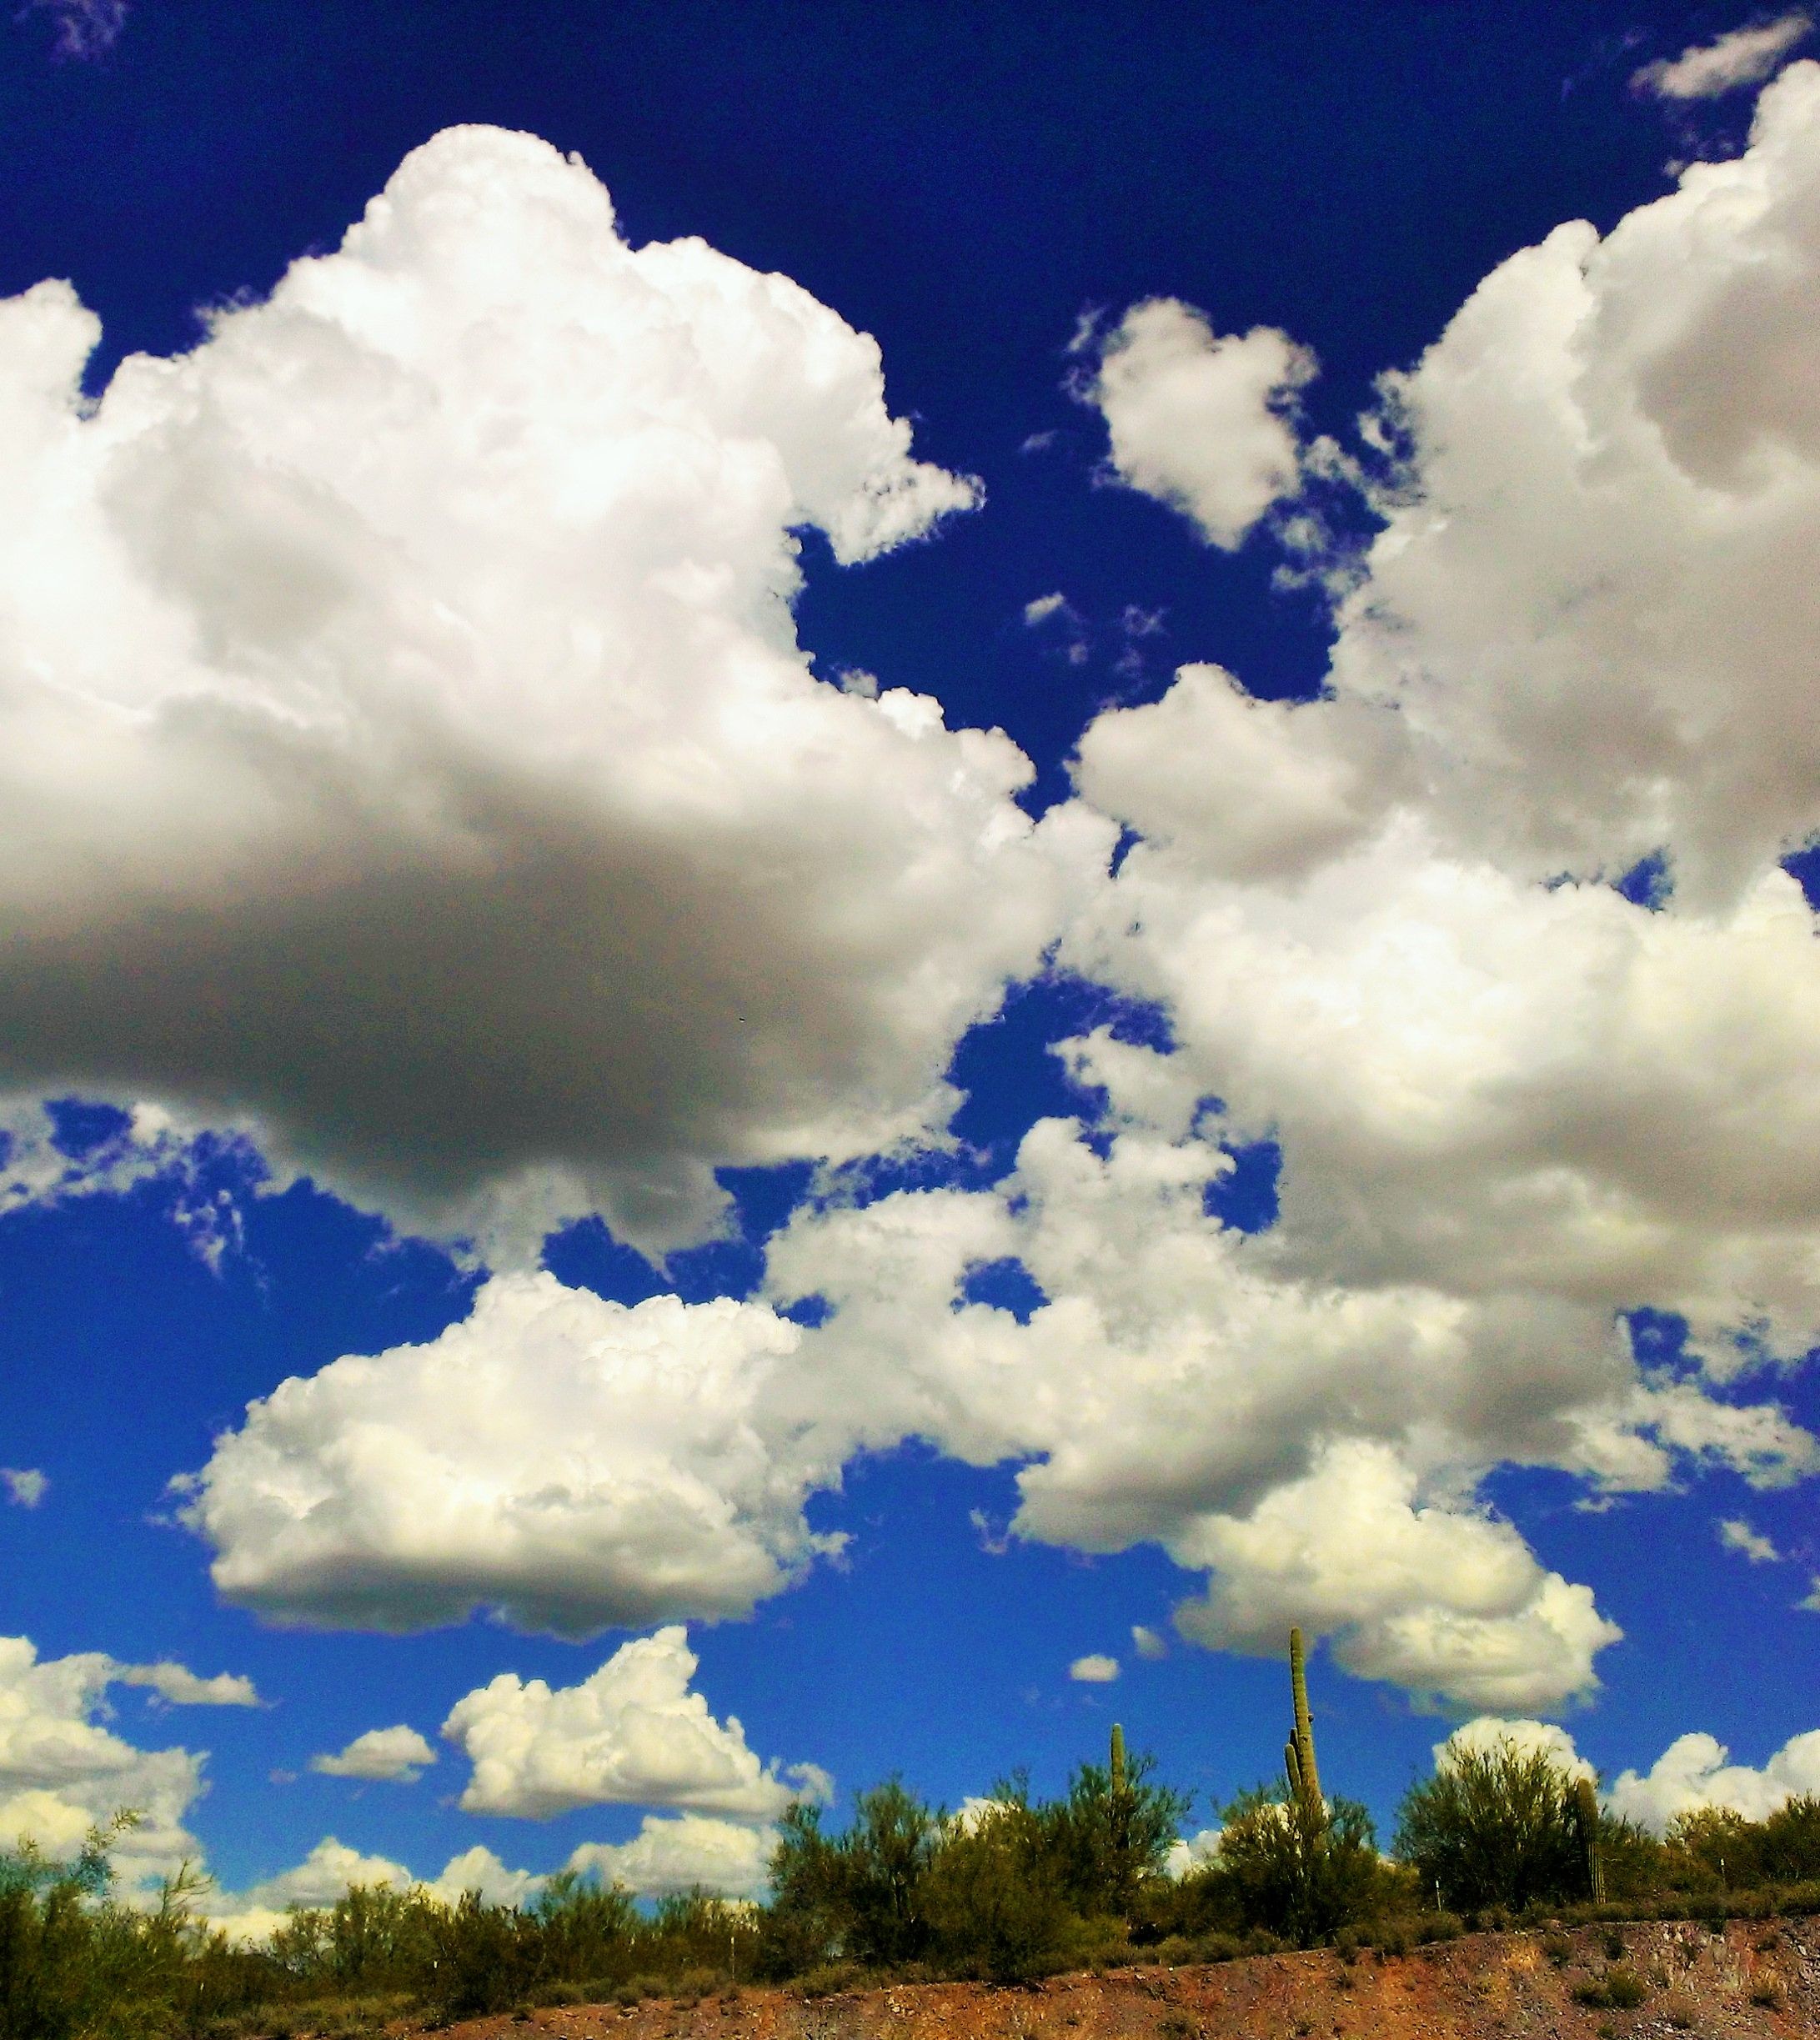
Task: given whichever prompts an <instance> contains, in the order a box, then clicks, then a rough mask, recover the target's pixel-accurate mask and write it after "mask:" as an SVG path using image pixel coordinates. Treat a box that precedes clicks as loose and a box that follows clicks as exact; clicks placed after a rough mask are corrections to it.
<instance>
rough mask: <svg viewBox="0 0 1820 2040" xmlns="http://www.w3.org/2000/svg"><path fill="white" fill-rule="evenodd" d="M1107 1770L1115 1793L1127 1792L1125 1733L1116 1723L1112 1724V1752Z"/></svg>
mask: <svg viewBox="0 0 1820 2040" xmlns="http://www.w3.org/2000/svg"><path fill="white" fill-rule="evenodd" d="M1106 1769H1107V1771H1108V1772H1110V1773H1111V1779H1112V1790H1113V1792H1115V1793H1119V1792H1123V1791H1124V1790H1125V1731H1124V1730H1123V1729H1122V1728H1121V1727H1120V1726H1119V1724H1118V1723H1117V1722H1114V1723H1113V1724H1112V1751H1111V1756H1110V1757H1109V1758H1108V1759H1107V1762H1106Z"/></svg>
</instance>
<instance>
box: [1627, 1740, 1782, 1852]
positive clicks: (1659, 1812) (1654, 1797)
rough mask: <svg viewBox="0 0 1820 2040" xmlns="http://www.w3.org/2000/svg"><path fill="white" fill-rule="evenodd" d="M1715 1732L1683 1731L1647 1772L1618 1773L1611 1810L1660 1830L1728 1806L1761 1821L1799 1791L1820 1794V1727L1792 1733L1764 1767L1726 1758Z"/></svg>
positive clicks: (1746, 1816)
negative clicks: (1679, 1818) (1701, 1812)
mask: <svg viewBox="0 0 1820 2040" xmlns="http://www.w3.org/2000/svg"><path fill="white" fill-rule="evenodd" d="M1730 1755H1731V1752H1730V1751H1729V1750H1727V1748H1726V1747H1725V1745H1724V1744H1723V1743H1722V1742H1720V1741H1719V1740H1718V1739H1717V1737H1714V1736H1709V1735H1706V1734H1703V1733H1695V1734H1692V1735H1686V1736H1679V1737H1677V1738H1676V1739H1675V1741H1674V1742H1671V1743H1670V1744H1669V1746H1668V1747H1667V1749H1666V1750H1664V1751H1663V1752H1662V1755H1661V1756H1660V1757H1657V1759H1656V1761H1655V1762H1654V1763H1653V1764H1652V1766H1651V1767H1650V1768H1649V1769H1648V1770H1647V1772H1635V1771H1626V1772H1622V1773H1620V1775H1619V1777H1618V1778H1617V1782H1616V1783H1615V1784H1614V1785H1613V1786H1612V1791H1611V1802H1612V1811H1613V1812H1616V1813H1622V1814H1627V1815H1628V1816H1629V1817H1631V1818H1632V1820H1635V1821H1640V1822H1642V1824H1643V1826H1644V1827H1651V1828H1653V1829H1654V1830H1655V1831H1656V1832H1657V1833H1658V1834H1660V1833H1662V1832H1664V1831H1665V1830H1666V1829H1667V1827H1668V1826H1669V1825H1670V1823H1671V1822H1672V1821H1673V1820H1674V1818H1675V1817H1676V1816H1677V1814H1681V1813H1691V1812H1697V1811H1698V1810H1699V1809H1700V1808H1701V1807H1724V1808H1727V1809H1728V1810H1729V1811H1731V1812H1734V1813H1742V1815H1743V1816H1744V1817H1745V1818H1746V1819H1747V1820H1752V1821H1760V1820H1762V1818H1763V1817H1765V1816H1766V1815H1767V1814H1771V1813H1773V1812H1775V1811H1776V1809H1777V1807H1779V1806H1781V1805H1782V1803H1783V1802H1784V1801H1786V1800H1787V1799H1790V1798H1792V1797H1794V1796H1795V1795H1796V1794H1797V1793H1810V1794H1817V1795H1820V1729H1810V1730H1809V1731H1808V1732H1807V1734H1805V1735H1800V1736H1791V1737H1789V1738H1788V1740H1787V1742H1785V1743H1784V1744H1783V1745H1782V1747H1781V1748H1780V1749H1779V1750H1777V1752H1775V1753H1774V1755H1773V1756H1772V1757H1770V1759H1769V1761H1768V1762H1767V1763H1766V1764H1765V1765H1764V1766H1763V1767H1762V1769H1761V1770H1754V1769H1752V1767H1751V1766H1750V1765H1748V1764H1734V1763H1730V1762H1727V1758H1728V1757H1730Z"/></svg>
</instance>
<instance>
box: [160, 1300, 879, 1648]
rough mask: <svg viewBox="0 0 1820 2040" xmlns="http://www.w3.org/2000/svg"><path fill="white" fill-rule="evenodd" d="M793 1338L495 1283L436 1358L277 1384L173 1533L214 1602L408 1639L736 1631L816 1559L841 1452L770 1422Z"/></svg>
mask: <svg viewBox="0 0 1820 2040" xmlns="http://www.w3.org/2000/svg"><path fill="white" fill-rule="evenodd" d="M802 1337H803V1334H802V1332H801V1331H800V1328H799V1327H798V1326H795V1325H793V1324H791V1323H790V1322H788V1321H786V1320H785V1319H783V1318H781V1317H779V1316H775V1315H774V1313H773V1312H772V1311H770V1309H769V1308H767V1307H765V1306H763V1305H757V1304H740V1303H734V1302H731V1301H715V1302H710V1303H704V1304H694V1305H689V1304H684V1303H682V1302H679V1301H677V1300H676V1299H675V1298H674V1297H669V1296H659V1297H653V1298H651V1299H650V1300H649V1301H647V1302H644V1303H641V1304H639V1305H637V1306H634V1307H632V1308H627V1307H626V1306H622V1305H619V1304H614V1303H606V1302H603V1301H601V1300H600V1299H599V1298H598V1297H596V1296H594V1295H592V1294H591V1293H589V1292H588V1291H581V1290H573V1289H566V1288H564V1286H562V1285H561V1284H560V1283H559V1282H557V1281H555V1280H554V1278H553V1277H552V1276H548V1275H544V1274H538V1275H518V1276H495V1277H494V1279H493V1281H490V1282H489V1284H487V1286H485V1287H484V1288H483V1289H482V1290H481V1291H480V1293H479V1296H478V1297H477V1299H476V1301H475V1305H474V1312H473V1315H472V1316H470V1317H469V1318H468V1319H466V1320H465V1321H463V1322H462V1323H460V1324H459V1325H456V1326H452V1327H451V1328H450V1329H449V1331H446V1332H444V1334H443V1335H442V1336H441V1337H440V1338H439V1339H436V1340H434V1341H431V1342H430V1343H429V1344H428V1345H424V1346H401V1347H399V1348H396V1349H394V1351H391V1352H389V1353H382V1354H380V1355H379V1356H377V1357H375V1358H371V1359H369V1358H363V1357H349V1358H347V1359H343V1360H338V1361H335V1362H333V1364H332V1365H331V1366H328V1367H325V1368H324V1369H323V1370H322V1371H321V1372H320V1373H318V1374H316V1375H313V1376H310V1377H308V1379H297V1380H293V1381H286V1382H284V1383H283V1384H282V1385H281V1386H279V1387H278V1388H277V1389H275V1390H274V1391H273V1393H272V1394H271V1395H270V1396H266V1397H264V1398H263V1400H262V1401H258V1402H255V1403H254V1404H253V1405H252V1406H251V1407H250V1409H249V1410H248V1413H247V1417H246V1421H245V1422H244V1424H243V1426H242V1427H241V1429H240V1430H238V1431H233V1432H230V1433H228V1434H227V1435H225V1436H223V1438H222V1439H221V1440H220V1441H218V1443H217V1445H216V1447H215V1451H214V1456H213V1458H212V1459H211V1460H210V1461H209V1462H208V1466H206V1468H204V1469H203V1472H202V1473H201V1475H200V1476H198V1477H197V1479H196V1481H194V1483H193V1489H192V1492H191V1496H190V1499H189V1501H188V1504H187V1506H186V1514H187V1516H188V1521H190V1522H191V1523H192V1524H193V1526H195V1527H196V1528H197V1529H198V1530H199V1531H202V1532H203V1533H204V1534H205V1535H206V1536H208V1538H209V1540H210V1541H212V1542H213V1545H214V1546H215V1547H216V1554H217V1555H216V1557H215V1561H214V1565H213V1576H214V1580H215V1583H216V1585H217V1586H218V1587H219V1588H220V1590H221V1591H222V1592H223V1594H225V1595H226V1596H228V1598H229V1599H231V1600H233V1601H241V1602H244V1603H247V1604H248V1605H251V1606H255V1607H258V1608H259V1609H261V1610H263V1611H266V1612H268V1613H270V1614H273V1615H276V1616H280V1617H296V1618H308V1619H312V1620H318V1621H322V1620H328V1621H341V1622H348V1623H353V1624H358V1625H363V1626H375V1627H380V1628H394V1629H411V1628H420V1627H425V1626H430V1625H433V1624H435V1623H438V1622H444V1621H455V1620H459V1618H460V1617H461V1616H464V1614H466V1613H468V1612H469V1611H470V1610H471V1609H473V1608H474V1607H475V1606H487V1607H493V1608H498V1609H501V1610H504V1611H507V1612H508V1613H509V1615H510V1616H512V1618H513V1619H514V1621H518V1622H519V1623H520V1624H521V1625H524V1626H531V1627H535V1628H543V1629H550V1630H554V1631H559V1632H562V1633H564V1634H571V1635H579V1634H584V1633H589V1632H591V1631H597V1630H599V1629H602V1628H604V1627H606V1626H609V1625H612V1624H615V1623H619V1624H624V1625H626V1626H643V1625H644V1623H646V1622H649V1621H653V1620H655V1619H660V1618H662V1617H664V1616H672V1615H691V1616H693V1615H710V1616H711V1615H732V1614H742V1613H744V1612H745V1611H747V1610H748V1609H750V1607H751V1606H752V1605H753V1604H754V1602H755V1601H757V1600H758V1599H760V1597H762V1596H765V1595H769V1594H772V1593H775V1592H776V1591H778V1590H779V1589H780V1587H782V1586H785V1585H786V1584H787V1583H788V1582H789V1581H790V1580H791V1579H793V1578H794V1577H795V1576H797V1575H798V1574H799V1573H800V1571H802V1569H803V1568H804V1567H805V1566H806V1565H807V1564H808V1562H809V1561H810V1559H811V1558H812V1557H813V1556H814V1555H815V1552H816V1551H820V1550H825V1549H826V1548H828V1546H827V1543H826V1541H825V1540H824V1539H820V1538H818V1537H817V1536H815V1535H814V1534H813V1533H812V1532H811V1531H810V1529H809V1527H808V1525H807V1524H806V1522H805V1521H804V1518H803V1515H802V1504H803V1501H804V1498H805V1494H806V1492H807V1491H808V1490H809V1488H810V1486H812V1485H814V1484H816V1483H818V1482H821V1481H830V1480H831V1479H832V1478H833V1477H834V1476H835V1471H836V1470H837V1469H838V1466H839V1464H840V1461H839V1459H838V1458H832V1459H830V1458H828V1457H825V1456H823V1455H822V1453H821V1452H820V1451H819V1450H818V1447H817V1442H816V1441H815V1440H813V1439H811V1438H806V1437H802V1436H796V1435H794V1434H793V1433H792V1431H791V1430H790V1427H789V1426H787V1424H786V1423H785V1422H784V1421H782V1420H780V1417H779V1416H776V1415H775V1414H774V1404H775V1388H776V1377H777V1375H778V1372H779V1370H780V1368H781V1367H782V1366H785V1363H787V1361H789V1359H790V1356H791V1355H792V1354H794V1352H795V1350H796V1348H797V1346H799V1344H800V1341H801V1339H802Z"/></svg>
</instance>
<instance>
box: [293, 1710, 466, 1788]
mask: <svg viewBox="0 0 1820 2040" xmlns="http://www.w3.org/2000/svg"><path fill="white" fill-rule="evenodd" d="M435 1761H436V1752H435V1751H434V1750H433V1749H432V1748H431V1747H430V1746H429V1742H427V1741H426V1740H425V1738H424V1737H422V1736H420V1735H419V1733H418V1732H417V1731H416V1730H415V1729H414V1728H410V1727H406V1726H405V1725H404V1723H402V1722H400V1723H399V1726H398V1727H395V1728H369V1729H368V1730H367V1731H366V1732H365V1734H363V1735H358V1736H356V1737H354V1739H353V1742H350V1743H349V1744H348V1747H347V1748H346V1749H344V1750H340V1751H338V1752H335V1753H334V1754H333V1755H332V1756H328V1755H325V1756H320V1757H311V1758H310V1760H309V1767H310V1769H311V1770H312V1771H319V1772H322V1773H323V1776H324V1777H331V1778H370V1779H375V1780H377V1779H385V1780H389V1782H392V1783H394V1784H398V1785H414V1784H415V1783H416V1782H417V1781H418V1779H419V1777H421V1776H422V1775H423V1771H424V1766H425V1765H427V1764H433V1763H434V1762H435Z"/></svg>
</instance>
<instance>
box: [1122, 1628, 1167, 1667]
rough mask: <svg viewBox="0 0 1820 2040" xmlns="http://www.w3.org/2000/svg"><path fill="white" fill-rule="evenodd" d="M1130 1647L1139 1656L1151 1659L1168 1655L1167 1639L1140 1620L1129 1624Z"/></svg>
mask: <svg viewBox="0 0 1820 2040" xmlns="http://www.w3.org/2000/svg"><path fill="white" fill-rule="evenodd" d="M1131 1648H1132V1649H1133V1650H1134V1651H1136V1652H1137V1654H1138V1656H1139V1657H1145V1658H1150V1659H1152V1660H1155V1659H1156V1658H1159V1657H1168V1655H1169V1643H1168V1640H1167V1639H1166V1637H1162V1636H1160V1635H1159V1634H1158V1633H1157V1631H1156V1630H1154V1629H1151V1628H1147V1627H1146V1626H1145V1625H1144V1624H1143V1623H1142V1622H1133V1623H1132V1625H1131Z"/></svg>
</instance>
